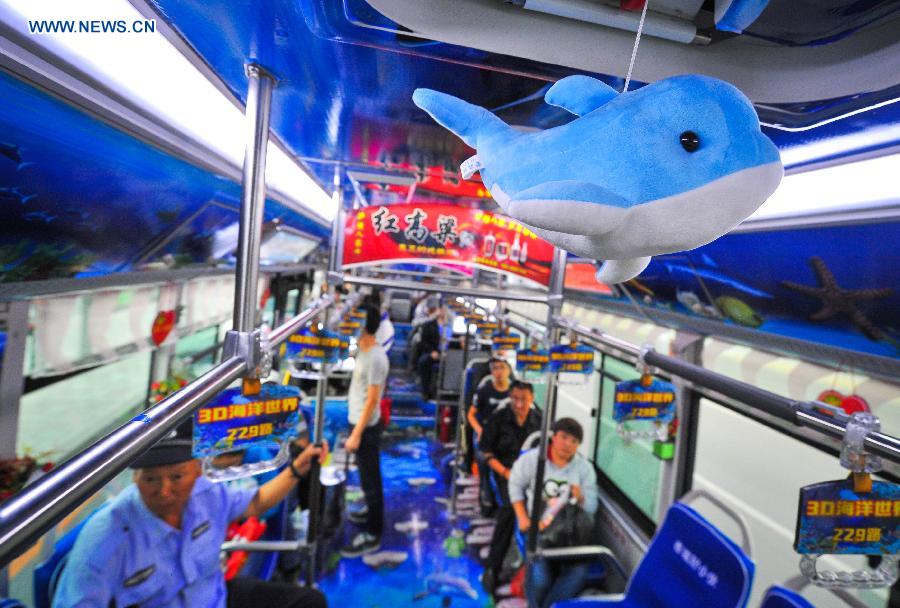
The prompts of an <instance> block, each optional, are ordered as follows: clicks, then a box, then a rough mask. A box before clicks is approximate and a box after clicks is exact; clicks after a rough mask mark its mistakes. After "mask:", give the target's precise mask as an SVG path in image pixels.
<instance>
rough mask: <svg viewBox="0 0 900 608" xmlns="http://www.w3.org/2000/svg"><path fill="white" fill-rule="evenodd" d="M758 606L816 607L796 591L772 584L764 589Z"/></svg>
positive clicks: (769, 607)
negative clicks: (763, 594) (764, 594)
mask: <svg viewBox="0 0 900 608" xmlns="http://www.w3.org/2000/svg"><path fill="white" fill-rule="evenodd" d="M760 608H816V607H815V606H813V605H812V604H811V603H809V601H808V600H807V599H806V598H804V597H803V596H801V595H800V594H799V593H797V592H796V591H791V590H790V589H785V588H784V587H778V586H772V587H769V590H768V591H766V596H765V597H764V598H763V601H762V604H760Z"/></svg>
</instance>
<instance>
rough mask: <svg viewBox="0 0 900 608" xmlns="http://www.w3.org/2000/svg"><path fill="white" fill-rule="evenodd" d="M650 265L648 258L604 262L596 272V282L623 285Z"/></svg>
mask: <svg viewBox="0 0 900 608" xmlns="http://www.w3.org/2000/svg"><path fill="white" fill-rule="evenodd" d="M649 264H650V258H649V257H643V258H631V259H629V260H606V261H605V262H603V265H602V266H600V269H599V270H598V271H597V280H598V281H600V282H601V283H606V284H607V285H612V284H614V283H624V282H625V281H628V280H630V279H633V278H634V277H636V276H638V275H639V274H641V273H642V272H643V271H644V269H645V268H646V267H647V266H648V265H649Z"/></svg>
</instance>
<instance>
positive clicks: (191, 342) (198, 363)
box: [175, 326, 219, 378]
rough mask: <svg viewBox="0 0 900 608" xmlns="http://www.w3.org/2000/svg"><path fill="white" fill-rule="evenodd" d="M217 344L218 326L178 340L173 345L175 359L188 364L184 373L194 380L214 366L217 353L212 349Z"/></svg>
mask: <svg viewBox="0 0 900 608" xmlns="http://www.w3.org/2000/svg"><path fill="white" fill-rule="evenodd" d="M218 343H219V328H218V326H213V327H207V328H206V329H201V330H200V331H198V332H196V333H194V334H191V335H190V336H184V337H183V338H181V339H179V340H178V342H177V343H176V344H175V359H176V360H178V361H187V362H189V365H188V366H187V369H186V370H185V371H186V372H188V373H189V375H190V376H191V377H193V378H195V377H197V376H199V375H201V374H203V373H205V372H207V371H209V370H210V369H211V368H212V366H213V365H214V364H215V362H216V355H217V354H218V351H217V350H215V348H214V347H215V346H216V344H218Z"/></svg>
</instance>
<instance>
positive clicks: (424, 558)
mask: <svg viewBox="0 0 900 608" xmlns="http://www.w3.org/2000/svg"><path fill="white" fill-rule="evenodd" d="M447 453H448V451H447V450H445V449H443V448H442V447H440V446H438V445H436V444H435V442H434V441H433V440H431V439H425V438H394V439H392V438H386V440H385V442H384V446H383V449H382V456H381V470H382V475H383V477H384V491H385V510H386V517H385V533H384V538H383V539H382V547H381V550H382V551H405V552H407V553H408V554H409V557H408V559H407V560H406V561H405V562H403V563H402V564H400V565H398V566H396V567H394V568H382V569H377V570H376V569H373V568H372V567H370V566H367V565H366V564H364V563H363V561H362V558H354V559H342V560H340V562H339V563H338V564H337V566H336V567H335V569H334V570H333V571H332V572H331V573H330V574H327V575H326V576H324V577H323V578H322V579H321V580H320V581H319V588H320V589H321V590H322V592H323V593H325V595H326V597H327V598H328V603H329V605H330V606H335V607H338V608H343V607H350V606H352V607H357V606H360V607H367V608H393V607H395V606H413V607H416V608H438V607H446V606H454V607H461V608H468V607H473V608H474V607H476V606H477V607H482V606H489V605H490V600H489V597H488V595H487V594H486V593H485V592H484V590H483V589H482V588H481V585H480V584H479V582H478V577H479V576H480V575H481V571H482V568H481V566H480V564H479V563H478V557H477V551H478V549H479V547H475V546H473V547H466V549H465V550H464V551H463V553H462V555H461V556H459V557H450V556H448V555H447V552H446V551H445V548H444V545H445V539H447V538H448V537H449V536H451V532H452V530H453V528H454V526H453V523H452V522H451V521H450V520H449V519H448V517H447V513H446V506H445V503H443V502H439V501H436V500H435V499H436V498H444V497H447V496H448V489H447V488H448V485H447V482H448V480H447V479H446V477H447V475H448V473H446V472H442V471H441V470H440V469H441V464H440V463H441V461H442V459H443V458H445V457H446V455H447ZM410 478H431V479H435V480H436V482H435V483H434V484H433V485H420V486H418V487H415V486H411V485H410V484H409V482H408V481H407V480H408V479H410ZM350 484H351V486H352V485H354V484H358V477H357V475H356V473H355V472H353V473H351V476H350ZM351 494H352V493H351ZM355 507H356V505H353V504H350V505H349V507H348V508H349V509H351V510H353V509H354V508H355ZM411 519H415V520H418V521H422V522H428V524H429V527H428V529H426V530H423V531H421V532H419V533H418V534H416V535H410V534H404V533H401V532H398V531H396V530H395V529H394V524H396V523H398V522H404V521H409V520H411ZM458 527H459V528H460V529H462V530H464V531H466V532H468V529H469V528H470V523H469V521H468V520H467V519H460V520H459V522H458ZM356 531H357V528H356V527H355V526H354V525H353V524H351V523H349V522H348V523H345V524H344V530H343V538H344V540H348V539H349V538H350V537H351V536H352V535H353V534H355V533H356ZM450 544H451V545H452V543H450ZM331 559H332V563H333V560H336V559H337V558H336V556H334V555H333V556H332V558H331ZM473 594H474V595H475V597H474V598H473V597H471V595H473Z"/></svg>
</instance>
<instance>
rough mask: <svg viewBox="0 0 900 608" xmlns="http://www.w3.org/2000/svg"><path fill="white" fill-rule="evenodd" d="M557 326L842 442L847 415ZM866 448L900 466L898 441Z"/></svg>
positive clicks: (874, 438) (870, 439)
mask: <svg viewBox="0 0 900 608" xmlns="http://www.w3.org/2000/svg"><path fill="white" fill-rule="evenodd" d="M556 323H557V325H559V326H560V327H563V328H566V329H568V330H571V331H574V332H575V333H576V334H578V335H580V336H581V337H582V338H583V339H584V340H585V341H586V342H588V343H591V344H594V345H596V346H597V347H598V348H601V349H604V348H607V349H608V348H612V349H615V350H619V351H622V352H624V353H627V354H629V355H631V356H633V357H637V358H638V359H639V360H640V361H642V362H643V363H645V364H646V365H650V366H652V367H655V368H657V369H659V370H662V371H664V372H666V373H668V374H671V375H675V376H678V377H680V378H683V379H684V380H687V381H689V382H691V383H693V384H694V385H696V386H698V387H702V388H706V389H709V390H712V391H715V392H717V393H719V394H721V395H724V396H726V397H729V398H731V399H736V400H737V401H740V402H742V403H745V404H746V405H748V406H750V407H752V408H755V409H758V410H761V411H763V412H765V413H767V414H769V415H771V416H774V417H776V418H780V419H781V420H785V421H787V422H790V423H791V424H794V425H797V426H802V427H807V428H810V429H813V430H815V431H818V432H819V433H822V434H824V435H828V436H830V437H833V438H835V439H839V440H840V439H843V437H844V435H845V433H846V430H847V422H848V421H849V416H847V415H846V414H843V413H840V412H836V413H833V414H832V415H828V414H824V413H821V409H820V408H823V407H826V406H824V405H823V404H819V403H817V402H803V401H795V400H793V399H789V398H787V397H784V396H782V395H778V394H775V393H772V392H769V391H767V390H765V389H761V388H759V387H756V386H753V385H751V384H747V383H746V382H741V381H740V380H735V379H734V378H729V377H728V376H724V375H722V374H719V373H716V372H713V371H710V370H708V369H706V368H703V367H700V366H699V365H694V364H693V363H688V362H686V361H682V360H681V359H676V358H675V357H670V356H668V355H663V354H661V353H658V352H656V351H655V350H654V349H652V348H649V349H642V348H641V347H639V346H637V345H634V344H631V343H629V342H626V341H624V340H620V339H618V338H614V337H612V336H609V335H607V334H605V333H603V332H602V331H599V330H596V329H592V328H589V327H585V326H584V325H581V324H579V323H576V322H574V321H572V320H571V319H566V318H563V317H557V318H556ZM865 448H866V450H867V451H868V452H870V453H871V454H875V455H878V456H882V457H884V458H886V459H888V460H890V461H891V462H893V463H897V464H900V439H898V438H896V437H893V436H892V435H887V434H885V433H881V432H872V433H869V434H867V435H866V437H865Z"/></svg>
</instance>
